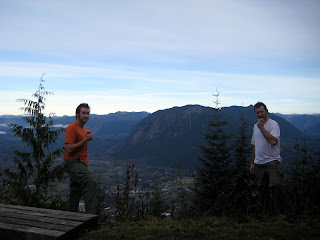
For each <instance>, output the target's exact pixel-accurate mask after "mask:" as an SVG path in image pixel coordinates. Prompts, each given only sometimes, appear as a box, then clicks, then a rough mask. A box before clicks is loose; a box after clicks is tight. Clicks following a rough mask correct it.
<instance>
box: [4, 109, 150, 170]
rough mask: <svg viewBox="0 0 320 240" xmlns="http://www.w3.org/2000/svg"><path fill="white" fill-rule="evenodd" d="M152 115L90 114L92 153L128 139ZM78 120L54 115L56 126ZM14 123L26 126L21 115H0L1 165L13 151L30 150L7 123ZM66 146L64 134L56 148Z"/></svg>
mask: <svg viewBox="0 0 320 240" xmlns="http://www.w3.org/2000/svg"><path fill="white" fill-rule="evenodd" d="M148 115H150V113H147V112H116V113H110V114H108V115H94V114H92V115H91V116H90V120H89V122H88V123H87V124H86V127H87V129H90V130H91V131H93V133H94V144H90V148H89V149H90V153H91V155H92V156H94V157H97V156H98V157H99V156H101V155H103V154H107V153H108V151H109V148H111V147H112V146H113V145H115V144H116V143H118V142H120V141H121V140H123V139H125V138H126V137H127V136H128V135H129V134H130V132H131V130H132V128H133V127H134V126H135V125H136V124H137V123H138V122H140V121H141V120H142V119H143V118H145V117H146V116H148ZM73 121H75V116H62V117H53V122H54V127H56V128H66V127H67V126H68V125H69V124H70V123H71V122H73ZM10 123H15V124H18V125H21V126H24V127H27V124H26V122H24V121H23V120H22V116H12V115H2V116H0V165H1V160H2V159H5V158H9V157H10V156H12V152H13V151H14V150H20V151H21V150H23V151H27V150H28V149H27V147H26V146H25V144H23V143H22V142H21V141H20V139H19V138H17V137H16V136H14V135H13V134H12V133H11V132H10V130H9V128H8V124H10ZM63 145H64V134H61V135H60V136H59V138H58V141H57V143H56V145H55V146H54V147H61V146H63Z"/></svg>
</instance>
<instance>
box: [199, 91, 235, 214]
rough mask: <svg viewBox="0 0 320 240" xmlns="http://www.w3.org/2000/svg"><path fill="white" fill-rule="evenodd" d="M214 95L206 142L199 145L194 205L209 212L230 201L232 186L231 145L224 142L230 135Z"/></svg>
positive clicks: (220, 209) (211, 212) (223, 208)
mask: <svg viewBox="0 0 320 240" xmlns="http://www.w3.org/2000/svg"><path fill="white" fill-rule="evenodd" d="M214 96H215V97H216V101H215V103H216V108H215V109H213V110H214V111H215V115H214V116H213V120H212V121H210V122H209V129H208V130H207V132H206V133H204V134H203V135H204V138H205V140H206V142H207V145H203V146H200V151H201V153H202V154H201V156H200V157H199V161H200V164H201V166H200V167H199V168H198V171H197V176H196V179H197V185H198V189H197V196H198V199H197V205H198V206H199V207H200V210H201V211H202V212H206V213H208V214H223V213H224V210H225V208H226V206H227V205H228V203H229V200H230V196H231V188H232V184H233V183H232V176H231V161H230V148H229V147H228V145H227V141H228V139H229V135H227V134H226V132H225V130H224V126H226V124H227V121H223V120H222V118H221V113H220V111H221V108H219V100H218V97H219V93H217V94H216V95H214Z"/></svg>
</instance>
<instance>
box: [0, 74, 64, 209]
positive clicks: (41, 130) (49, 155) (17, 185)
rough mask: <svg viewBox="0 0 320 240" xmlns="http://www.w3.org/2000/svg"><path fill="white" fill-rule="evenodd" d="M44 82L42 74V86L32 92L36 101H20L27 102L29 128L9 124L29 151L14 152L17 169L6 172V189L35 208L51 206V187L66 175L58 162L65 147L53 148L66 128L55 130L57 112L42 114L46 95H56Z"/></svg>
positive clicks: (25, 110) (15, 199)
mask: <svg viewBox="0 0 320 240" xmlns="http://www.w3.org/2000/svg"><path fill="white" fill-rule="evenodd" d="M43 82H44V80H43V75H42V76H41V78H40V84H39V89H38V90H37V91H36V92H35V93H34V94H33V95H32V97H34V98H36V100H29V99H18V100H17V101H18V102H22V103H23V104H24V107H22V108H21V110H22V111H23V112H24V113H25V114H26V116H24V117H23V118H22V119H23V120H24V121H25V122H26V123H27V125H28V127H23V126H19V125H17V124H10V125H9V126H10V130H11V131H12V132H13V133H14V135H15V136H17V137H18V138H20V140H21V141H22V142H24V143H25V144H26V145H27V146H28V149H29V150H30V151H26V152H21V151H15V152H14V154H15V157H14V163H15V165H16V169H13V170H11V169H6V170H5V171H4V173H5V176H6V178H5V185H6V190H7V194H9V196H10V199H11V202H12V203H16V204H21V205H27V206H35V207H50V206H51V203H52V202H54V199H50V198H51V197H52V196H50V190H52V189H53V188H55V187H56V182H57V180H58V181H59V180H62V179H63V175H64V171H63V165H62V164H60V165H55V160H56V159H57V158H58V157H59V156H60V155H61V153H62V152H63V148H58V149H56V150H51V148H52V145H53V144H54V143H55V142H56V140H57V138H58V136H59V135H60V134H61V133H62V131H63V129H58V130H53V119H52V117H53V116H54V115H53V114H50V115H49V117H46V116H45V115H44V113H43V110H44V109H45V101H46V98H45V96H48V95H52V94H53V93H51V92H47V91H45V88H44V87H43ZM57 199H59V198H57ZM56 204H57V203H56V202H55V205H56Z"/></svg>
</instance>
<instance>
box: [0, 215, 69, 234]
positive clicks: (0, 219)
mask: <svg viewBox="0 0 320 240" xmlns="http://www.w3.org/2000/svg"><path fill="white" fill-rule="evenodd" d="M0 223H8V224H15V225H21V226H29V227H37V228H43V229H49V230H58V231H64V232H67V231H70V230H72V229H73V228H74V226H70V225H66V224H57V223H56V222H55V223H50V222H47V221H46V222H43V221H36V220H30V219H18V218H11V217H10V216H6V217H2V216H0Z"/></svg>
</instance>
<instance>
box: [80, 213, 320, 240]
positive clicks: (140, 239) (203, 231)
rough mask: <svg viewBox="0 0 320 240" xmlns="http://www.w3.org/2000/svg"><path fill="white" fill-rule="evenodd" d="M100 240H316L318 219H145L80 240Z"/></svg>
mask: <svg viewBox="0 0 320 240" xmlns="http://www.w3.org/2000/svg"><path fill="white" fill-rule="evenodd" d="M102 239H127V240H128V239H135V240H150V239H160V240H164V239H170V240H173V239H187V240H191V239H192V240H194V239H201V240H206V239H217V240H227V239H239V240H243V239H246V240H253V239H257V240H278V239H281V240H292V239H296V240H298V239H301V240H302V239H304V240H305V239H313V240H315V239H320V222H319V219H314V220H310V219H309V220H308V221H303V222H296V223H294V224H289V223H288V222H286V221H285V220H284V218H283V217H282V216H280V217H273V218H265V219H260V220H254V219H251V220H249V221H246V222H235V221H232V220H228V219H223V218H205V219H200V220H191V219H188V220H181V221H178V220H174V221H173V220H166V219H161V220H159V219H148V220H140V221H135V222H134V221H127V222H126V221H123V222H108V223H105V224H103V225H101V226H100V227H99V228H98V229H96V230H94V231H91V232H89V233H87V234H86V235H85V236H84V237H83V238H81V240H102Z"/></svg>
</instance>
